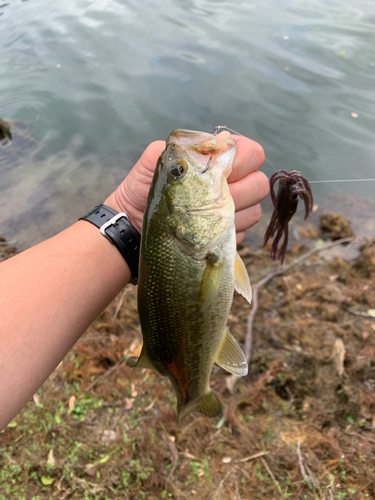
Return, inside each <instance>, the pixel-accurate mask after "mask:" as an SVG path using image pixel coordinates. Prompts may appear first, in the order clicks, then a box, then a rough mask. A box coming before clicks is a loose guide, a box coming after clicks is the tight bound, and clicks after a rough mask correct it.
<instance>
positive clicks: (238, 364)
mask: <svg viewBox="0 0 375 500" xmlns="http://www.w3.org/2000/svg"><path fill="white" fill-rule="evenodd" d="M215 363H216V364H217V365H219V366H221V368H224V370H226V371H227V372H229V373H232V374H233V375H236V376H237V377H244V376H245V375H247V373H248V371H249V367H248V364H247V361H246V358H245V354H244V353H243V351H242V349H241V347H240V346H239V345H238V344H237V341H236V339H235V338H234V337H233V335H232V334H231V333H230V331H229V330H228V328H226V330H225V334H224V338H223V341H222V343H221V346H220V349H219V353H218V355H217V356H216V359H215Z"/></svg>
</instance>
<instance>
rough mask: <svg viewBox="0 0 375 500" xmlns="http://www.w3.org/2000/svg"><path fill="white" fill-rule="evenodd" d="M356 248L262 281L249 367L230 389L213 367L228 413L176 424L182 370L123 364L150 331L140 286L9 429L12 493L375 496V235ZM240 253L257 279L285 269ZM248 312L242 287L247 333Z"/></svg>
mask: <svg viewBox="0 0 375 500" xmlns="http://www.w3.org/2000/svg"><path fill="white" fill-rule="evenodd" d="M347 250H348V251H349V248H348V247H343V250H342V253H341V254H340V257H338V256H336V257H335V256H332V255H329V256H328V257H324V256H323V255H324V254H320V253H318V254H316V255H315V256H313V257H311V258H309V259H308V260H306V261H305V262H304V263H302V264H301V265H299V266H297V267H296V268H294V269H292V270H291V271H290V272H289V273H288V274H285V275H283V276H279V277H276V278H274V279H273V280H272V281H271V282H270V283H269V284H268V285H267V286H266V287H264V288H262V289H261V290H260V293H259V309H258V312H257V315H256V318H255V323H254V334H253V344H252V360H251V365H250V373H249V375H248V377H246V378H244V379H241V380H240V381H239V382H238V384H237V386H236V387H235V389H234V392H230V391H229V390H228V387H227V380H228V375H227V374H225V373H224V371H223V370H221V369H220V368H218V367H214V370H213V374H212V382H211V385H212V388H213V390H214V391H215V393H216V394H218V396H219V397H220V399H221V400H222V401H223V403H224V405H225V408H226V410H225V415H224V417H222V418H221V419H212V420H210V419H207V418H206V417H204V416H202V415H200V414H193V415H191V416H189V417H188V418H187V419H186V420H184V422H183V423H182V424H181V425H177V423H176V409H175V406H176V405H175V397H174V393H173V390H172V388H171V386H170V384H169V382H168V381H167V380H166V379H163V378H162V377H160V376H159V375H157V374H156V373H154V372H152V371H149V370H132V369H130V368H128V367H127V366H126V364H125V363H124V362H122V360H123V356H124V355H128V354H130V352H132V351H133V350H135V349H136V350H137V349H138V350H139V348H140V343H141V339H142V337H141V332H140V326H139V322H138V315H137V310H136V290H135V289H134V288H133V287H131V286H128V287H127V288H126V289H125V290H124V291H123V292H122V293H121V294H120V295H119V296H118V297H117V298H116V299H115V301H114V302H113V303H112V304H111V305H110V306H109V307H108V308H107V309H106V310H105V311H104V312H103V313H102V314H101V315H100V316H99V318H98V319H97V320H96V321H95V323H94V324H93V325H92V326H91V327H90V329H89V330H88V331H87V332H86V334H85V335H84V336H83V337H82V339H81V340H80V341H79V342H78V343H77V344H76V346H75V347H74V349H73V350H72V351H71V352H70V353H69V355H68V356H67V357H66V359H64V361H63V362H62V363H61V364H60V365H59V367H58V368H57V370H56V371H55V372H54V373H53V374H52V375H51V377H50V378H49V380H48V381H47V382H46V383H45V384H44V386H43V387H42V388H41V390H40V391H39V392H38V394H37V395H35V397H34V399H33V400H32V401H30V402H29V403H28V405H27V406H26V408H25V409H24V410H23V411H22V412H21V414H20V415H19V416H18V417H17V418H16V419H15V420H14V422H13V423H12V424H11V425H10V426H9V427H8V428H7V429H6V430H5V431H4V432H3V433H2V434H0V466H1V469H2V471H1V477H0V479H1V482H0V500H3V499H7V500H8V499H10V498H17V499H22V498H24V499H29V498H30V499H31V498H34V499H39V498H40V499H54V498H57V499H59V500H61V499H77V500H82V499H103V500H104V499H120V498H124V499H132V500H133V499H134V500H140V499H149V500H153V499H163V498H166V499H169V498H172V499H176V500H180V499H181V500H182V499H187V498H188V499H199V500H201V499H207V500H208V499H214V500H219V499H223V500H224V499H225V500H228V499H233V500H234V499H248V500H272V499H278V498H293V499H308V500H316V499H326V500H331V499H335V500H343V499H345V500H347V499H354V500H366V499H373V498H375V317H373V316H372V314H373V310H374V309H375V283H374V273H375V261H374V255H375V253H374V252H375V243H374V241H371V242H368V243H367V244H365V245H363V246H362V248H360V249H358V252H359V256H358V258H357V259H356V260H354V261H347V260H345V252H346V251H347ZM305 251H306V248H304V247H302V246H297V247H295V248H294V249H292V250H291V251H289V252H288V254H287V259H286V261H287V262H286V264H288V263H290V262H292V260H293V259H295V258H297V257H299V256H301V255H302V254H303V253H304V252H305ZM240 252H241V254H242V256H243V259H244V261H245V263H246V265H247V267H248V269H249V273H250V276H251V279H252V282H253V283H256V282H257V281H258V280H259V279H260V278H261V277H263V276H264V275H266V274H267V273H269V272H271V271H272V270H274V269H275V266H274V265H273V264H271V262H270V260H269V253H268V251H267V250H259V249H254V248H250V247H243V248H242V249H241V250H240ZM249 311H250V307H249V306H248V305H247V304H246V302H245V301H244V299H243V298H242V297H241V296H238V295H236V296H235V299H234V304H233V309H232V313H231V315H230V317H229V326H230V329H231V331H232V332H233V334H234V335H235V337H236V338H237V339H238V340H239V341H240V342H243V341H244V338H245V332H246V322H247V317H248V314H249ZM101 376H104V377H103V378H98V377H101ZM95 381H97V383H96V384H95ZM93 382H94V384H95V385H94V386H93V385H92V384H93ZM90 387H91V388H90Z"/></svg>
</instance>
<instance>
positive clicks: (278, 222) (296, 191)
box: [263, 170, 314, 264]
mask: <svg viewBox="0 0 375 500" xmlns="http://www.w3.org/2000/svg"><path fill="white" fill-rule="evenodd" d="M277 182H279V187H278V190H277V194H275V190H274V186H275V184H276V183H277ZM270 190H271V199H272V204H273V206H274V211H273V213H272V217H271V220H270V223H269V225H268V228H267V230H266V234H265V235H264V242H263V246H265V245H266V244H267V242H268V240H269V239H272V238H274V239H273V243H272V248H271V260H272V261H275V260H276V259H277V258H278V259H280V263H281V264H282V263H283V262H284V259H285V254H286V248H287V245H288V224H289V222H290V220H291V218H292V217H293V215H294V214H295V213H296V211H297V206H298V199H299V198H300V199H301V200H303V202H304V204H305V220H306V219H307V217H308V216H309V214H310V213H311V212H312V208H313V205H314V198H313V194H312V191H311V187H310V185H309V183H308V182H307V180H306V179H305V178H304V177H303V175H302V174H301V172H298V170H292V171H291V172H287V171H286V170H278V171H277V172H275V173H274V174H273V175H272V177H271V178H270ZM283 235H284V240H283V243H282V245H281V247H280V249H279V243H280V240H281V238H282V236H283Z"/></svg>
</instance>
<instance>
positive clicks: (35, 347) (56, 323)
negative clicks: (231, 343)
mask: <svg viewBox="0 0 375 500" xmlns="http://www.w3.org/2000/svg"><path fill="white" fill-rule="evenodd" d="M222 134H223V137H230V134H229V133H228V132H223V133H222ZM225 134H227V135H225ZM233 138H234V139H235V140H236V142H237V148H238V149H237V154H236V157H235V160H234V164H233V172H232V174H231V175H230V177H229V179H228V182H229V186H230V190H231V193H232V196H233V199H234V202H235V206H236V215H235V224H236V231H237V242H240V241H242V240H243V238H244V236H245V231H246V230H247V229H249V228H250V227H251V226H253V225H254V224H256V223H257V222H258V221H259V220H260V217H261V208H260V205H259V203H260V201H261V200H263V198H265V197H266V196H267V194H268V190H269V183H268V179H267V177H266V176H265V175H264V174H263V173H262V172H259V171H258V170H259V168H260V167H261V165H262V163H263V161H264V152H263V149H262V147H261V146H260V145H259V144H257V143H256V142H254V141H252V140H250V139H248V138H246V137H236V136H234V137H233ZM164 147H165V142H163V141H156V142H153V143H152V144H150V146H148V148H147V149H146V150H145V152H144V153H143V155H142V156H141V158H140V159H139V160H138V162H137V164H136V165H135V166H134V168H133V169H132V170H131V172H130V173H129V174H128V175H127V177H126V178H125V180H124V181H123V182H122V184H121V185H120V186H119V187H118V188H117V189H116V191H114V192H113V193H112V194H111V195H110V196H109V197H108V198H107V200H105V201H104V203H105V204H106V205H108V206H110V207H112V208H113V209H115V210H117V211H118V212H125V213H127V214H128V215H129V218H130V220H131V222H132V223H133V225H134V226H135V227H136V228H137V229H138V230H139V231H141V228H142V218H143V212H144V209H145V205H146V200H147V194H148V190H149V187H150V183H151V179H152V175H153V172H154V169H155V165H156V162H157V159H158V157H159V156H160V154H161V152H162V151H163V149H164ZM98 203H100V200H95V201H94V202H93V206H94V205H95V204H98ZM77 215H78V216H80V215H81V214H77ZM130 277H131V276H130V270H129V267H128V265H127V264H126V262H125V260H124V259H123V257H122V256H121V254H120V253H119V252H118V250H117V249H116V247H114V246H113V245H112V244H111V243H110V242H109V241H108V240H107V239H106V238H104V237H103V236H102V235H101V234H100V232H99V230H98V229H97V228H96V227H95V226H93V225H92V224H90V223H88V222H85V221H79V222H76V223H75V224H73V225H72V226H70V227H68V228H67V229H65V230H64V231H62V232H61V233H59V234H57V235H56V236H54V237H52V238H50V239H48V240H46V241H44V242H42V243H40V244H39V245H36V246H34V247H32V248H30V249H29V250H26V251H24V252H22V253H20V254H18V255H16V256H15V257H13V258H11V259H8V260H7V261H5V262H2V263H1V264H0V283H1V287H0V430H1V429H3V428H4V427H5V426H6V425H7V424H8V423H9V422H10V420H11V419H12V418H13V417H14V416H15V415H16V414H17V413H18V412H19V411H20V410H21V408H22V407H23V406H24V405H25V404H26V403H27V401H28V400H29V399H30V398H31V397H32V396H33V394H34V393H35V392H36V391H37V390H38V388H39V387H40V386H41V385H42V384H43V382H44V381H45V380H46V378H47V377H48V376H49V375H50V374H51V373H52V371H53V370H54V369H55V368H56V366H57V365H58V364H59V362H60V361H61V360H62V359H63V357H64V356H65V355H66V353H67V352H68V351H69V349H71V347H72V346H73V345H74V343H75V342H77V340H78V339H79V338H80V336H81V335H82V334H83V333H84V332H85V330H86V329H87V328H88V326H89V325H90V324H91V323H92V322H93V321H94V319H95V318H96V317H97V316H98V315H99V314H100V312H101V311H102V310H103V309H104V308H105V307H106V306H107V305H108V304H109V303H110V302H111V301H112V300H113V299H114V298H115V297H116V295H117V294H118V293H119V292H120V291H121V290H122V289H123V288H124V286H125V285H126V284H127V283H128V282H129V280H130Z"/></svg>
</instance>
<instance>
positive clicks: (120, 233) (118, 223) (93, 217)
mask: <svg viewBox="0 0 375 500" xmlns="http://www.w3.org/2000/svg"><path fill="white" fill-rule="evenodd" d="M78 220H86V221H87V222H91V224H94V226H96V227H98V228H99V229H100V232H101V233H102V235H103V236H105V237H106V238H107V239H108V240H109V241H110V242H111V243H112V244H113V245H115V247H116V248H117V249H118V250H119V252H120V253H121V255H122V256H123V257H124V259H125V261H126V263H127V264H128V266H129V268H130V271H131V280H130V283H133V285H136V284H137V283H138V266H139V249H140V243H141V235H140V234H139V232H138V231H137V229H136V228H135V227H134V226H133V224H132V223H131V222H130V221H129V218H128V216H127V215H126V213H124V212H120V213H118V212H116V210H113V208H110V207H107V205H97V206H96V207H95V208H94V209H93V210H91V211H90V212H89V213H88V214H86V215H84V216H83V217H80V218H79V219H78Z"/></svg>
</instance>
